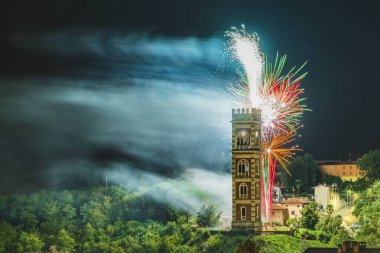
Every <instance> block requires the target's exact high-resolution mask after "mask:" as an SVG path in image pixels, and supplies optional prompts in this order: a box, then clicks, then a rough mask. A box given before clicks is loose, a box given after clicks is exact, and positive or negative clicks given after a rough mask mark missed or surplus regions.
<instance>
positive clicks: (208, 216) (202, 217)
mask: <svg viewBox="0 0 380 253" xmlns="http://www.w3.org/2000/svg"><path fill="white" fill-rule="evenodd" d="M220 215H221V212H220V211H218V210H217V208H216V207H215V206H213V205H202V207H201V209H200V210H199V211H198V212H197V224H198V226H200V227H213V226H216V225H218V223H219V219H220Z"/></svg>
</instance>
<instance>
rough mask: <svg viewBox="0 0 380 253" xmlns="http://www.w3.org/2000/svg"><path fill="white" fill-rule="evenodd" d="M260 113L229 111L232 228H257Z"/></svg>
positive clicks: (254, 111)
mask: <svg viewBox="0 0 380 253" xmlns="http://www.w3.org/2000/svg"><path fill="white" fill-rule="evenodd" d="M260 130H261V113H260V111H259V110H256V109H251V108H248V109H238V110H232V224H231V225H232V229H251V230H254V231H260V230H261V210H260V178H261V169H260V168H261V166H260V163H261V152H260V141H261V132H260Z"/></svg>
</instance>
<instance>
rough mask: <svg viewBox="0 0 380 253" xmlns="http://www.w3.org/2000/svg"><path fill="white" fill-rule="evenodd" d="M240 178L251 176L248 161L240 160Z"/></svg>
mask: <svg viewBox="0 0 380 253" xmlns="http://www.w3.org/2000/svg"><path fill="white" fill-rule="evenodd" d="M237 174H238V176H248V175H249V163H248V161H247V160H240V161H239V162H238V173H237Z"/></svg>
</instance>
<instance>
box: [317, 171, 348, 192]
mask: <svg viewBox="0 0 380 253" xmlns="http://www.w3.org/2000/svg"><path fill="white" fill-rule="evenodd" d="M321 183H326V184H328V185H331V184H336V185H337V187H338V188H339V189H342V188H343V184H344V183H343V180H342V179H341V178H340V177H337V176H334V175H329V174H323V175H322V178H321Z"/></svg>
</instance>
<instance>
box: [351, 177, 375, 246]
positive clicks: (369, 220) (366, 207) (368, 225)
mask: <svg viewBox="0 0 380 253" xmlns="http://www.w3.org/2000/svg"><path fill="white" fill-rule="evenodd" d="M379 192H380V181H377V182H375V183H374V184H373V185H372V186H371V187H369V188H368V189H367V190H365V191H362V192H361V193H360V195H359V199H358V200H356V201H355V210H354V212H353V213H354V214H355V215H356V216H357V217H358V218H359V221H360V223H361V225H362V226H361V228H360V230H359V231H358V235H357V237H358V238H359V239H360V240H363V241H367V242H368V245H369V246H375V247H380V239H379V238H380V195H379Z"/></svg>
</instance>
